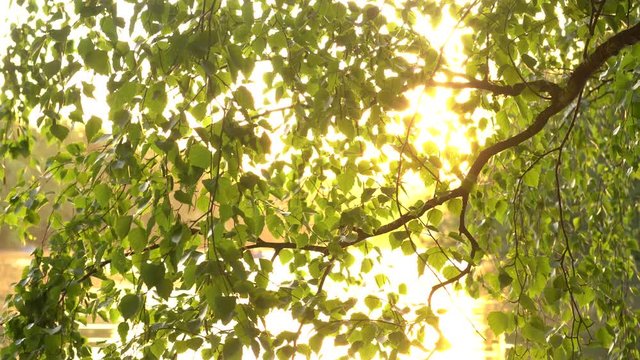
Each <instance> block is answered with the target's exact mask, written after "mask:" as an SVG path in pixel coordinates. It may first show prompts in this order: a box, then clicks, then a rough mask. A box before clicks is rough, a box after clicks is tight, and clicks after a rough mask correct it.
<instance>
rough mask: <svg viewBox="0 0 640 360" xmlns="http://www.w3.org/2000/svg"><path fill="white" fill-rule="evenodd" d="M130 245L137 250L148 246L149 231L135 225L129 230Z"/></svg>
mask: <svg viewBox="0 0 640 360" xmlns="http://www.w3.org/2000/svg"><path fill="white" fill-rule="evenodd" d="M129 245H131V249H132V250H133V251H135V252H139V251H142V250H143V249H144V248H145V247H146V246H147V232H146V231H145V230H144V229H143V228H141V227H138V226H136V227H134V228H133V229H131V231H129Z"/></svg>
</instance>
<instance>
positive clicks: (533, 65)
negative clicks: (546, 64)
mask: <svg viewBox="0 0 640 360" xmlns="http://www.w3.org/2000/svg"><path fill="white" fill-rule="evenodd" d="M522 61H523V62H524V63H525V64H527V66H528V67H529V69H531V70H534V69H535V68H536V65H537V64H538V61H537V60H536V59H534V58H532V57H531V56H529V55H528V54H522Z"/></svg>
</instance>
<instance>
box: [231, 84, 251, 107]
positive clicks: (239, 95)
mask: <svg viewBox="0 0 640 360" xmlns="http://www.w3.org/2000/svg"><path fill="white" fill-rule="evenodd" d="M233 97H234V99H235V100H236V102H237V103H238V105H240V107H241V108H243V109H247V110H254V109H255V105H254V103H253V95H251V91H249V89H247V88H246V87H244V86H240V87H238V88H237V89H236V91H234V92H233Z"/></svg>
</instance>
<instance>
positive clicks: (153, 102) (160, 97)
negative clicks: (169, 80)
mask: <svg viewBox="0 0 640 360" xmlns="http://www.w3.org/2000/svg"><path fill="white" fill-rule="evenodd" d="M167 101H168V100H167V92H166V89H165V84H164V83H163V82H159V83H156V84H155V85H153V86H151V87H150V88H149V90H148V91H147V95H146V96H145V102H144V104H145V106H146V107H147V109H149V111H151V113H156V114H160V113H162V112H163V111H164V108H165V107H166V106H167Z"/></svg>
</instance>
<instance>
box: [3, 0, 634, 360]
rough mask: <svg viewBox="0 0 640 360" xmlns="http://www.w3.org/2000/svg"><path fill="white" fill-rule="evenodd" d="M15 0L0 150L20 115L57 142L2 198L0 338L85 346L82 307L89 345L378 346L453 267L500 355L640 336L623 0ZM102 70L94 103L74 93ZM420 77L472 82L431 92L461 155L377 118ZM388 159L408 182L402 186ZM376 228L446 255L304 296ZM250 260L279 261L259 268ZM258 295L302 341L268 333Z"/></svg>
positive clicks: (171, 348)
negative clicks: (43, 228) (105, 338)
mask: <svg viewBox="0 0 640 360" xmlns="http://www.w3.org/2000/svg"><path fill="white" fill-rule="evenodd" d="M19 3H24V4H22V6H24V8H25V9H26V10H28V14H29V15H28V19H25V20H24V21H22V22H20V23H18V24H16V25H15V26H14V27H13V29H12V32H11V41H12V43H11V45H10V46H9V47H8V49H7V50H6V54H5V55H4V59H3V69H4V70H3V76H4V82H3V85H2V93H1V94H0V99H1V101H2V106H1V107H0V121H2V126H0V129H1V130H0V134H1V136H2V146H1V147H0V154H1V156H2V157H3V159H5V161H10V159H12V158H16V157H21V156H27V155H28V154H29V153H30V152H31V151H32V150H33V146H34V140H33V139H34V136H36V135H35V134H36V132H39V133H41V134H44V135H45V136H46V137H47V138H48V140H49V141H50V142H51V143H52V144H55V145H56V149H57V150H56V151H55V152H54V153H51V154H50V156H49V157H47V158H46V159H31V160H30V165H29V166H27V167H26V169H25V174H33V173H34V171H35V174H37V175H35V176H34V175H32V176H21V177H19V178H20V179H21V180H20V181H18V183H17V184H16V185H15V186H14V187H13V188H12V189H11V191H10V192H9V194H8V195H7V197H6V199H5V203H4V204H3V206H4V213H3V214H2V215H1V219H2V223H3V224H7V225H11V226H12V227H13V228H14V229H15V230H16V231H17V232H18V233H19V234H21V236H22V238H23V239H24V240H29V239H30V238H29V236H30V235H29V228H30V227H31V226H33V225H34V224H37V223H38V222H39V218H40V215H42V214H40V212H39V209H40V208H41V207H42V206H44V205H45V204H52V205H53V207H52V209H53V210H52V211H51V212H50V213H47V214H44V218H45V219H46V222H47V229H48V231H47V233H46V234H45V235H44V236H43V237H42V238H41V239H35V240H37V241H38V242H41V246H39V247H38V248H37V249H36V250H35V252H34V254H33V261H32V263H31V265H30V267H29V268H28V269H27V270H26V271H25V273H24V278H23V279H22V280H21V281H20V282H19V283H18V284H17V285H16V287H15V294H14V295H12V296H11V297H10V298H9V299H8V301H9V304H10V306H11V308H12V310H13V311H12V312H11V313H9V314H8V315H6V317H5V320H4V328H5V332H6V336H8V340H9V344H8V345H7V346H6V347H5V348H4V349H3V350H2V354H3V357H5V358H11V357H14V356H20V357H21V358H22V357H24V358H70V357H89V356H90V350H89V348H88V345H87V343H86V340H85V339H83V338H82V336H81V335H80V333H79V331H78V328H79V324H80V323H82V322H85V321H87V320H88V319H91V318H95V317H96V316H98V317H103V318H105V319H107V320H110V321H115V322H118V323H119V325H118V332H119V334H120V336H121V340H122V341H121V343H119V344H113V345H109V346H106V347H104V348H103V349H101V351H102V352H103V353H104V354H105V355H106V356H107V357H109V358H119V357H121V356H122V357H124V356H125V354H127V352H129V353H130V354H133V355H131V356H132V357H140V356H143V355H144V357H145V358H171V357H172V356H174V354H176V353H179V352H181V351H184V350H185V349H188V348H192V349H198V350H201V353H202V355H203V356H204V357H205V358H209V357H217V356H221V357H223V358H238V357H239V356H241V354H242V353H243V351H245V352H248V351H253V352H254V354H255V356H263V355H264V356H266V357H267V358H269V357H273V356H278V357H280V358H287V357H289V358H290V357H293V356H294V355H295V354H300V355H301V356H303V355H307V356H310V355H311V354H313V353H315V352H317V351H319V349H320V347H321V345H322V341H323V339H324V338H331V339H338V340H339V341H341V342H343V343H345V344H348V346H349V349H350V350H349V351H350V354H352V355H353V354H355V353H359V355H360V356H361V357H363V358H371V357H374V356H381V357H395V356H396V355H397V354H398V353H401V354H402V353H406V352H407V351H409V349H410V348H411V346H412V345H415V344H416V343H418V342H419V340H420V336H419V334H420V332H421V331H423V330H424V328H425V327H434V328H437V326H438V315H437V314H436V313H434V312H433V311H432V309H431V307H430V301H431V296H432V295H433V294H434V292H436V291H438V290H439V289H440V288H442V287H443V286H445V285H452V284H453V285H457V286H462V287H464V288H465V289H466V290H467V291H468V292H469V293H470V294H472V295H474V296H479V295H480V294H481V293H483V294H488V295H490V296H493V297H494V298H496V299H498V300H499V301H503V302H505V303H508V304H512V307H513V311H505V312H494V313H492V314H490V316H489V319H488V321H489V323H490V325H491V327H492V329H493V330H494V331H495V332H496V333H501V332H506V333H508V334H510V336H512V338H513V339H514V343H515V347H514V348H513V349H512V350H511V355H513V356H515V357H527V358H543V357H551V358H554V359H555V358H573V357H576V356H587V355H589V354H595V355H594V356H604V355H603V354H608V356H609V357H611V358H637V357H640V352H639V350H638V349H639V348H640V346H639V345H640V338H639V335H638V332H637V329H638V327H639V326H640V316H639V309H640V303H639V302H638V275H637V265H638V259H639V258H640V252H639V246H638V239H640V211H638V210H639V206H638V204H639V203H640V186H638V185H639V181H640V169H639V166H638V165H639V159H640V120H639V119H640V92H639V91H638V85H639V84H640V82H639V79H640V67H638V66H637V64H638V63H640V46H637V45H636V44H637V43H638V42H640V10H639V6H638V5H639V4H638V3H637V2H633V1H616V0H601V1H596V0H592V1H587V0H580V1H575V2H561V1H556V0H549V1H538V2H530V1H524V0H512V1H489V0H475V1H472V2H469V3H465V4H462V5H460V4H458V3H457V2H450V1H444V0H443V1H385V2H382V1H378V2H376V3H375V4H374V3H371V4H364V3H362V4H361V3H359V2H358V3H356V2H346V1H345V2H340V1H328V0H316V1H307V0H296V1H292V0H275V1H238V0H228V1H218V0H210V1H207V0H202V1H196V0H188V1H177V2H164V1H161V0H152V1H140V2H136V1H122V2H115V1H109V0H104V1H87V2H85V1H74V6H69V4H67V2H66V1H56V0H52V1H47V2H46V3H45V4H44V5H43V4H39V2H38V1H34V0H30V1H26V2H25V1H19ZM443 11H447V12H448V13H449V14H450V15H451V16H452V17H453V18H454V19H455V20H456V21H457V25H456V27H457V28H459V29H469V30H470V31H469V32H468V33H467V34H466V35H465V36H463V38H462V42H463V55H464V58H465V60H464V62H463V67H462V69H456V68H454V67H453V66H451V61H449V60H448V56H450V55H451V54H447V52H446V51H444V50H443V49H444V48H443V47H434V46H432V45H431V43H432V42H430V39H428V38H426V37H424V36H423V35H421V34H420V32H419V31H418V30H417V29H418V27H419V26H420V25H421V21H424V19H428V20H430V21H431V22H433V23H434V24H435V23H437V22H439V21H440V19H441V18H442V16H443ZM122 14H127V15H126V16H125V17H123V16H122ZM424 16H427V17H426V18H425V17H424ZM417 19H421V20H417ZM259 71H262V72H264V76H263V83H262V86H263V87H264V91H262V93H260V92H256V90H255V85H250V84H249V83H250V81H251V79H252V74H255V73H257V72H259ZM87 72H89V73H91V74H93V75H94V78H93V79H94V80H88V79H87V78H86V73H87ZM83 74H85V75H83ZM100 79H103V80H104V81H106V84H107V85H106V86H107V89H108V95H106V100H105V101H106V102H107V104H108V106H109V112H108V116H107V118H101V117H99V116H90V115H89V114H90V110H91V109H89V108H88V107H87V103H86V100H87V98H91V97H98V95H96V94H95V93H94V91H96V90H95V89H96V85H95V84H96V83H98V82H99V81H100ZM419 86H423V87H425V89H426V90H425V91H433V90H432V89H437V88H448V89H452V90H454V92H455V94H458V93H466V94H468V97H467V99H464V101H455V100H452V101H451V106H452V109H454V110H455V111H456V112H457V113H458V114H459V116H460V118H461V123H460V124H459V126H460V127H461V128H463V129H465V131H466V132H467V134H468V140H467V141H468V143H469V148H470V149H471V151H470V152H469V153H468V154H467V153H463V152H456V151H455V149H441V148H438V146H435V145H434V144H433V143H432V142H428V141H427V142H422V143H420V142H419V141H418V134H419V133H420V131H421V129H420V128H418V125H417V124H419V119H418V116H407V117H406V118H404V119H401V121H400V124H401V128H402V133H401V134H400V135H398V134H395V133H393V132H392V131H391V130H390V128H389V126H388V124H391V123H395V122H398V118H397V117H398V115H397V111H399V110H403V109H405V108H406V107H407V106H410V103H409V102H408V100H407V99H406V97H405V93H406V92H407V91H408V90H411V89H414V88H416V87H419ZM98 100H103V99H98ZM411 106H415V104H414V105H411ZM478 109H481V110H482V111H483V112H484V113H487V114H489V115H487V116H486V117H484V118H483V119H480V120H478V121H476V120H474V119H473V118H472V116H471V115H472V114H473V113H474V111H476V110H478ZM29 119H31V124H30V121H29ZM487 127H491V128H492V129H493V131H492V133H491V135H490V136H489V138H488V139H487V140H486V142H482V141H480V140H478V137H477V134H478V133H479V132H480V131H482V130H483V129H485V128H487ZM36 128H37V130H36ZM109 128H111V129H109ZM75 131H83V132H84V134H85V138H84V139H82V140H81V141H75V140H70V139H69V136H70V132H72V133H73V132H75ZM276 142H277V144H278V146H281V147H282V149H278V150H276V149H275V146H276ZM375 149H377V150H378V151H382V153H381V154H380V159H372V158H371V157H370V156H369V157H367V156H366V154H367V152H368V151H374V150H375ZM445 164H448V166H449V168H450V169H451V170H450V171H445V170H444V168H443V167H442V166H443V165H445ZM383 165H385V166H383ZM26 170H28V172H27V171H26ZM412 174H413V175H416V176H418V177H419V178H420V179H421V182H422V184H421V186H422V187H423V188H424V194H429V195H424V196H425V197H424V198H421V199H415V197H412V196H410V195H411V194H406V193H404V190H403V189H404V184H405V183H406V182H407V181H408V180H407V179H408V177H409V176H411V175H412ZM3 175H4V174H3ZM50 180H51V181H55V182H56V183H57V184H58V186H59V188H60V190H59V191H56V192H44V191H42V190H41V187H40V186H39V184H40V183H41V182H43V181H50ZM69 207H70V208H72V209H73V212H72V214H71V215H65V213H64V212H62V211H61V210H60V209H62V208H69ZM445 211H448V214H450V215H449V216H450V218H447V219H446V220H445V221H444V222H443V221H442V218H443V213H444V212H445ZM193 214H197V215H195V216H194V215H193ZM445 217H446V216H445ZM427 233H429V234H432V235H433V234H436V235H434V236H435V239H439V240H441V241H433V240H429V238H428V237H426V234H427ZM425 237H426V239H427V240H425ZM396 247H399V248H402V250H403V251H405V253H406V256H407V258H408V259H411V258H415V259H417V263H416V264H417V265H416V266H418V267H420V269H421V271H424V269H425V268H427V269H429V268H431V269H432V270H433V271H441V272H442V274H443V278H442V282H441V283H440V284H437V285H435V286H434V287H433V288H432V290H431V292H430V293H426V294H425V298H424V304H423V306H421V307H419V308H414V309H408V310H407V311H405V310H404V309H398V308H397V307H396V306H395V305H394V304H395V303H396V302H397V299H399V298H401V296H402V295H401V294H399V293H395V292H389V293H388V296H387V298H385V299H378V300H380V301H377V302H376V301H371V302H370V303H368V304H367V305H370V307H371V308H380V309H379V310H380V315H379V317H372V315H371V314H364V313H360V312H358V313H354V311H352V310H351V309H352V308H354V306H355V304H356V303H357V302H359V301H361V300H362V299H348V300H343V299H340V298H339V297H338V296H337V295H336V294H335V293H331V292H330V291H328V290H327V289H324V284H325V283H326V281H327V280H326V279H328V278H330V279H331V280H332V281H333V282H336V283H341V284H344V286H347V287H349V286H355V285H356V283H357V282H358V281H359V275H360V273H361V272H369V271H373V270H372V269H375V266H376V263H377V260H376V259H378V258H379V257H384V256H385V253H386V252H388V251H390V250H389V248H396ZM258 249H263V250H271V253H269V256H267V257H261V258H257V257H256V256H254V255H256V254H257V252H256V250H258ZM374 255H376V256H378V257H376V256H374ZM412 261H415V260H412ZM274 262H280V263H282V264H285V265H286V266H287V267H288V268H289V269H290V272H291V277H292V278H291V281H286V282H283V283H278V284H273V283H272V282H270V276H271V274H272V269H273V266H274ZM354 262H356V264H355V265H352V264H353V263H354ZM482 263H491V264H493V265H492V266H493V269H492V270H491V271H480V270H481V267H480V266H479V265H481V264H482ZM443 268H444V269H443ZM116 277H119V278H121V279H122V282H123V283H128V284H129V285H128V286H124V287H122V286H116V282H115V281H114V278H116ZM379 279H380V281H381V283H384V274H383V273H382V276H380V277H379ZM274 309H281V310H285V311H287V312H290V313H291V314H292V316H293V317H294V318H295V319H296V320H297V321H298V322H299V324H300V329H302V327H303V326H304V325H311V326H312V327H313V329H314V330H313V336H312V337H311V338H310V339H308V341H306V340H305V341H303V340H302V339H300V330H299V331H298V332H297V333H295V332H283V333H279V334H278V333H271V332H270V331H269V329H265V328H264V327H263V326H262V322H261V319H262V318H263V317H264V316H265V315H266V314H268V313H269V312H270V311H272V310H274Z"/></svg>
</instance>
